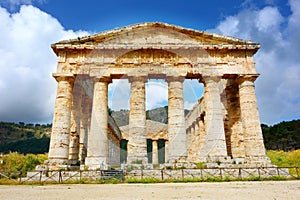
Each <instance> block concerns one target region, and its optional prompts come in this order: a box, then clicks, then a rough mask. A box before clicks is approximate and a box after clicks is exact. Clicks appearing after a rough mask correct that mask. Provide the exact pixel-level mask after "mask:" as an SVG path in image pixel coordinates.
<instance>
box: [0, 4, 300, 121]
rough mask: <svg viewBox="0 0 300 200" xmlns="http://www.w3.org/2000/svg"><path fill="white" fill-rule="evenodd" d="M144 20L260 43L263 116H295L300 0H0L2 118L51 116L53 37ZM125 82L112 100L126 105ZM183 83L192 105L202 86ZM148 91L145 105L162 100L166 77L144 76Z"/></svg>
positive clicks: (299, 108) (299, 100)
mask: <svg viewBox="0 0 300 200" xmlns="http://www.w3.org/2000/svg"><path fill="white" fill-rule="evenodd" d="M145 21H161V22H166V23H169V24H175V25H179V26H183V27H187V28H193V29H196V30H204V31H208V32H211V33H221V34H225V35H230V36H235V37H238V38H241V39H250V40H253V41H255V42H259V43H261V45H262V47H261V49H260V51H259V52H258V53H257V54H256V56H255V61H256V67H257V71H258V72H259V73H260V74H261V76H260V78H259V79H258V80H257V81H256V91H257V99H258V106H259V111H260V117H261V122H262V123H266V124H274V123H277V122H280V121H282V120H291V119H299V118H300V94H299V91H300V56H299V52H300V37H299V35H300V26H299V25H300V23H299V21H300V1H299V0H227V1H217V0H210V1H200V0H185V1H178V0H173V1H162V0H160V1H158V0H152V1H141V0H128V1H126V0H123V1H117V0H110V1H99V0H85V1H75V0H74V1H66V0H65V1H62V0H1V2H0V37H1V38H2V41H1V43H0V57H1V59H0V96H1V99H0V121H16V122H19V121H24V122H34V123H50V122H51V121H52V116H53V107H54V100H55V92H56V82H55V81H54V79H53V78H52V77H51V74H52V73H53V72H55V68H56V62H57V60H56V56H55V54H54V53H53V52H52V50H51V48H50V45H51V44H52V43H54V42H57V41H60V40H62V39H69V38H75V37H78V36H83V35H87V34H92V33H97V32H100V31H104V30H109V29H113V28H116V27H122V26H126V25H130V24H135V23H140V22H145ZM122 87H124V88H123V89H124V91H126V92H125V93H124V94H122V95H123V96H120V92H117V91H120V90H117V89H116V88H119V89H120V88H122ZM128 87H129V85H128V84H122V83H120V82H117V81H115V83H114V84H112V85H110V99H111V101H110V105H111V106H112V107H115V108H116V109H118V108H120V107H122V106H123V107H125V108H126V107H128V99H127V97H128V95H129V90H128ZM114 89H116V90H114ZM184 90H185V101H186V102H185V104H186V107H187V108H190V107H191V106H192V105H193V103H194V102H195V101H196V100H197V98H198V97H199V96H200V95H201V85H200V84H198V83H197V82H196V81H194V82H185V88H184ZM158 93H159V95H157V94H158ZM118 95H119V96H118ZM147 95H148V96H147V105H148V108H153V107H157V106H160V105H165V104H166V98H167V94H166V85H165V83H164V82H149V83H148V84H147ZM114 99H115V100H114Z"/></svg>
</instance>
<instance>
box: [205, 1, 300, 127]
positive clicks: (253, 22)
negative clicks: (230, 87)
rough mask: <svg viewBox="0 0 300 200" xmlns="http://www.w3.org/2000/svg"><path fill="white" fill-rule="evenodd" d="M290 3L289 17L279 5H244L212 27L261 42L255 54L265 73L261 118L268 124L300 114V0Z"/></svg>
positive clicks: (261, 84)
mask: <svg viewBox="0 0 300 200" xmlns="http://www.w3.org/2000/svg"><path fill="white" fill-rule="evenodd" d="M289 5H290V8H291V11H292V14H291V15H290V16H289V17H288V19H285V18H284V17H283V16H282V15H281V13H280V12H279V10H278V8H277V7H276V6H266V7H264V8H262V9H244V10H242V11H241V12H239V13H238V14H237V15H234V16H228V17H227V18H225V19H224V20H223V21H221V22H220V23H219V25H218V26H217V27H216V29H215V30H210V31H214V32H216V31H217V32H220V33H222V34H225V35H232V36H236V37H239V38H243V39H250V40H253V41H255V42H259V43H261V49H260V50H259V52H258V53H257V54H256V56H255V61H256V68H257V71H258V73H260V74H261V76H260V78H259V79H258V80H257V81H256V92H257V99H258V106H259V110H260V115H261V122H263V123H267V124H274V123H277V122H280V121H282V120H290V119H295V118H299V117H300V95H299V91H300V84H299V82H300V62H299V61H300V57H299V51H300V40H299V39H300V38H299V35H300V26H299V21H300V1H297V0H290V1H289Z"/></svg>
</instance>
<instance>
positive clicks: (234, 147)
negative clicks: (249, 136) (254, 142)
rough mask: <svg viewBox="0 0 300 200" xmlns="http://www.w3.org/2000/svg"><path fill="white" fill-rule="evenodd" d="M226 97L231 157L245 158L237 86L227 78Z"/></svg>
mask: <svg viewBox="0 0 300 200" xmlns="http://www.w3.org/2000/svg"><path fill="white" fill-rule="evenodd" d="M226 97H227V105H228V109H227V110H228V115H229V126H230V128H229V130H228V132H229V136H230V143H231V153H232V157H233V158H245V148H244V129H243V124H242V121H241V114H240V113H241V111H240V99H239V87H238V85H237V84H235V83H234V82H233V81H232V80H228V85H227V87H226Z"/></svg>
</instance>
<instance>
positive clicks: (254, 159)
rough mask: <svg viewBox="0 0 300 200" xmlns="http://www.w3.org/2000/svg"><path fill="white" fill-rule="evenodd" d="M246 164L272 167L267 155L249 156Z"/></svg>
mask: <svg viewBox="0 0 300 200" xmlns="http://www.w3.org/2000/svg"><path fill="white" fill-rule="evenodd" d="M245 164H247V165H249V166H251V167H272V166H274V165H272V164H271V160H270V158H268V157H267V156H247V157H246V158H245Z"/></svg>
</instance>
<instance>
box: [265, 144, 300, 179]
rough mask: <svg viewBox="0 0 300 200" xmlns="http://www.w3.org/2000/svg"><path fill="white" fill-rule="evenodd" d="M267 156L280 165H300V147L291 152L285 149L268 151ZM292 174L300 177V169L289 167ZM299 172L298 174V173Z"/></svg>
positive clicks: (273, 162)
mask: <svg viewBox="0 0 300 200" xmlns="http://www.w3.org/2000/svg"><path fill="white" fill-rule="evenodd" d="M267 156H268V157H269V158H270V159H271V162H272V164H274V165H276V166H278V167H299V166H300V149H298V150H295V151H290V152H284V151H273V150H269V151H267ZM289 172H290V174H292V175H295V176H298V177H300V169H299V170H298V171H296V169H289ZM297 173H298V174H297Z"/></svg>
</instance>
